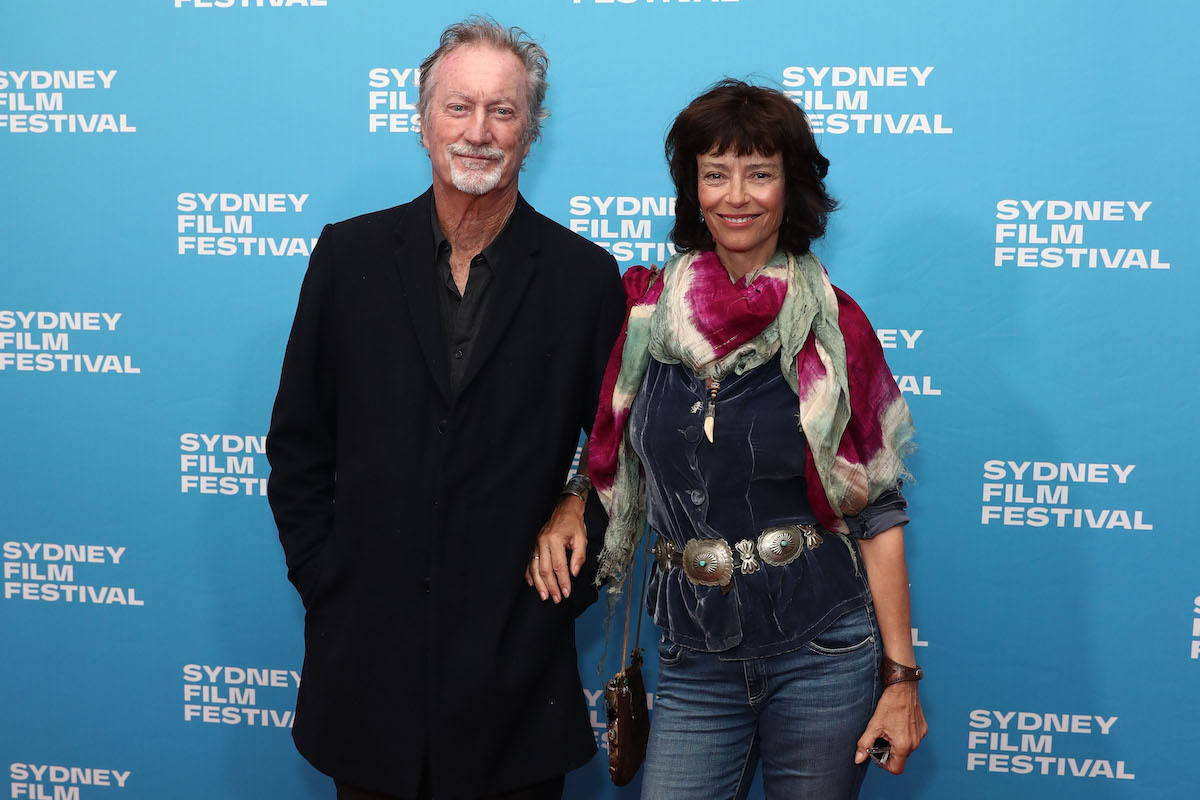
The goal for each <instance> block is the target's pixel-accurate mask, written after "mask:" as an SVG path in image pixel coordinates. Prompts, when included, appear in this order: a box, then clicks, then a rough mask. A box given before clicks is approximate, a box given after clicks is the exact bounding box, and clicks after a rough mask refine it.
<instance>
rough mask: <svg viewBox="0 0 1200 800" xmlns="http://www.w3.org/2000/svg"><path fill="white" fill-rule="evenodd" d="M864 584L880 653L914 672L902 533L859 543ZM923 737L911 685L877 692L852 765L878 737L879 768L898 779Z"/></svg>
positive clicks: (921, 719) (891, 530) (918, 705)
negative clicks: (883, 759) (886, 748)
mask: <svg viewBox="0 0 1200 800" xmlns="http://www.w3.org/2000/svg"><path fill="white" fill-rule="evenodd" d="M858 544H859V549H860V550H861V551H862V557H863V564H864V566H865V567H866V570H867V583H868V585H869V586H870V587H871V597H872V598H873V599H874V601H875V615H876V618H877V619H878V620H879V632H880V634H881V637H882V639H883V652H884V653H885V654H887V657H888V658H890V659H892V660H893V661H895V662H897V663H900V664H903V665H904V666H907V667H915V666H916V664H917V659H916V656H915V655H914V654H913V646H912V613H911V609H910V604H909V595H908V565H907V564H906V563H905V560H904V528H903V527H902V526H900V525H897V526H895V527H893V528H888V529H887V530H886V531H884V532H883V533H880V534H878V535H877V536H874V537H872V538H870V539H862V540H860V541H859V543H858ZM928 732H929V726H928V725H926V724H925V714H924V713H923V712H922V711H921V701H920V700H919V699H918V698H917V682H916V681H904V682H902V683H894V684H892V685H891V686H888V687H887V688H885V689H884V690H883V694H882V696H880V698H879V705H878V706H876V707H875V714H874V715H873V716H872V717H871V721H870V722H868V723H867V729H866V731H864V732H863V735H862V738H860V739H859V740H858V751H857V752H856V753H855V755H854V763H856V764H861V763H862V762H863V761H864V760H865V759H866V757H867V748H869V747H871V746H872V745H874V744H875V740H876V739H878V738H880V737H882V738H884V739H887V740H888V741H889V742H891V745H892V748H891V751H892V754H891V757H890V758H889V759H888V760H887V764H886V765H885V766H884V769H886V770H887V771H888V772H891V773H894V774H896V775H899V774H900V773H901V772H903V771H904V762H905V760H906V759H907V758H908V755H909V753H911V752H912V751H913V750H915V749H917V745H919V744H920V743H921V740H922V739H923V738H925V734H926V733H928Z"/></svg>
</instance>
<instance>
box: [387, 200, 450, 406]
mask: <svg viewBox="0 0 1200 800" xmlns="http://www.w3.org/2000/svg"><path fill="white" fill-rule="evenodd" d="M432 208H433V189H430V190H429V191H427V192H425V194H423V195H421V196H420V197H418V198H417V199H416V200H414V201H413V202H412V203H411V204H410V205H409V207H408V209H407V213H405V214H404V215H403V216H402V217H401V218H400V219H399V220H398V221H397V223H396V250H395V265H396V272H397V273H398V274H399V276H400V283H401V285H402V286H403V289H404V298H405V300H407V301H408V312H409V317H410V318H411V319H412V322H413V327H414V328H415V330H416V334H417V341H418V342H419V343H420V346H421V354H422V355H423V356H424V357H425V364H426V366H428V367H429V374H430V375H431V376H432V377H433V382H434V384H435V385H436V386H437V388H438V391H439V392H441V394H442V398H443V399H444V400H446V402H450V366H449V364H448V363H447V355H446V343H445V336H444V335H443V333H442V317H441V310H440V306H439V304H438V295H437V291H438V284H437V270H436V269H434V258H435V256H436V253H434V252H433V229H432V220H431V218H430V215H431V214H432V213H433V212H432Z"/></svg>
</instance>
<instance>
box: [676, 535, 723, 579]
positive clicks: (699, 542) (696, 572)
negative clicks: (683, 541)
mask: <svg viewBox="0 0 1200 800" xmlns="http://www.w3.org/2000/svg"><path fill="white" fill-rule="evenodd" d="M683 571H684V572H685V573H687V576H688V578H690V579H691V581H692V583H698V584H700V585H701V586H727V585H729V581H730V580H731V579H732V578H733V551H732V550H730V549H729V542H727V541H725V540H724V539H691V540H689V541H688V543H687V545H686V546H684V548H683Z"/></svg>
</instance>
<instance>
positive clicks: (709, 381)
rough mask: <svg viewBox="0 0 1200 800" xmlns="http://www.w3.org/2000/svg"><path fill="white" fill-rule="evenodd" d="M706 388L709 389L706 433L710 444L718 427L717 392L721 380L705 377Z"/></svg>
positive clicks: (705, 422) (705, 412) (705, 420)
mask: <svg viewBox="0 0 1200 800" xmlns="http://www.w3.org/2000/svg"><path fill="white" fill-rule="evenodd" d="M704 388H706V389H708V406H707V407H706V408H705V409H704V435H705V436H706V437H708V441H709V444H712V443H713V442H714V441H715V439H714V436H715V434H716V429H717V392H718V391H719V390H720V388H721V382H720V381H718V380H716V379H715V378H705V380H704Z"/></svg>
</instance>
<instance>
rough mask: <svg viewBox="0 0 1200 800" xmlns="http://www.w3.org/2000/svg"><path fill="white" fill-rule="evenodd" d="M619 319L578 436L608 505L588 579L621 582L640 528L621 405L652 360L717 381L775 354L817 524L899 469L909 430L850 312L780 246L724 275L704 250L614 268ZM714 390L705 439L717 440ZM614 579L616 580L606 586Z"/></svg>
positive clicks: (810, 267) (867, 498)
mask: <svg viewBox="0 0 1200 800" xmlns="http://www.w3.org/2000/svg"><path fill="white" fill-rule="evenodd" d="M624 281H625V296H626V304H627V313H626V318H625V325H624V327H623V328H622V330H621V334H620V336H619V337H618V338H617V343H616V345H615V346H614V347H613V351H612V355H611V356H610V357H609V361H608V367H607V369H606V370H605V373H604V381H603V384H602V385H601V390H600V405H599V409H598V412H597V414H596V423H595V425H594V426H593V428H592V436H591V440H590V443H589V445H588V467H589V470H590V473H591V479H592V483H593V484H594V485H595V487H596V491H597V493H598V494H599V496H600V500H601V502H602V503H603V504H604V507H605V509H606V510H607V511H608V513H609V524H608V530H607V531H606V533H605V536H604V550H603V552H602V553H601V554H600V569H599V574H598V581H602V580H604V579H607V578H618V579H619V578H621V577H622V576H623V574H624V570H625V568H626V566H627V565H628V564H629V556H630V553H631V552H632V550H633V547H634V546H635V545H636V543H637V540H638V539H639V538H640V536H641V532H642V530H643V529H644V528H645V516H646V515H645V484H644V482H643V480H642V473H641V463H640V462H639V460H638V457H637V455H636V454H635V453H634V451H633V447H632V446H631V444H630V442H629V432H628V422H629V412H630V409H631V408H632V406H633V400H634V397H635V396H636V395H637V392H638V390H639V388H640V387H641V385H642V379H643V377H644V376H645V374H646V369H647V368H648V367H649V365H650V359H651V358H652V357H653V358H655V359H657V360H659V361H662V362H664V363H669V364H670V363H682V364H684V365H685V366H687V367H689V368H690V369H691V370H692V371H693V372H694V373H695V374H696V375H697V376H700V377H713V378H716V379H718V380H719V379H721V378H723V377H724V376H725V375H726V374H728V373H729V372H730V371H734V372H737V373H742V372H745V371H748V370H750V369H753V368H755V367H757V366H760V365H762V364H764V363H766V362H767V361H769V360H770V359H771V358H773V357H774V355H775V353H776V352H779V351H782V352H781V355H780V365H781V368H782V370H783V374H784V378H785V380H786V381H787V383H788V385H789V386H790V387H791V388H792V391H794V392H795V393H796V396H797V398H798V400H799V411H800V413H799V420H800V427H801V429H802V430H803V431H804V436H805V450H806V453H805V479H806V483H807V492H808V502H809V505H810V506H811V507H812V509H813V513H814V514H815V515H816V517H817V520H818V522H819V523H820V524H821V526H822V527H824V528H825V529H827V530H831V531H840V532H843V533H845V532H846V531H847V530H848V529H847V526H846V523H845V521H844V519H843V517H846V516H852V515H855V514H857V513H859V512H860V511H862V509H863V508H864V507H865V506H866V505H867V504H868V503H870V502H871V501H872V500H874V499H875V498H876V497H878V496H879V495H880V494H881V493H882V492H884V491H885V490H887V489H890V488H892V487H894V486H895V485H896V483H897V482H898V481H899V480H900V479H901V478H903V477H905V476H907V471H906V470H905V467H904V461H903V460H904V458H905V457H907V456H908V455H909V453H910V452H911V451H912V450H913V449H914V445H913V442H912V439H913V433H914V428H913V424H912V417H911V416H910V415H909V411H908V405H907V404H906V403H905V402H904V398H903V397H902V396H901V394H900V390H899V389H898V388H897V386H896V382H895V380H894V379H893V378H892V375H891V371H890V370H889V369H888V365H887V363H886V361H885V360H884V357H883V350H882V348H881V347H880V345H879V340H878V339H877V338H876V335H875V330H874V328H872V327H871V324H870V322H868V320H867V317H866V315H865V314H863V312H862V310H861V309H860V308H859V307H858V306H857V305H856V304H855V302H854V301H853V300H851V299H850V297H849V295H847V294H845V293H844V292H842V291H841V290H840V289H837V288H836V287H834V286H833V285H832V284H831V283H830V282H829V277H828V276H827V275H826V273H825V269H824V267H822V266H821V262H820V261H818V260H817V258H816V256H814V255H812V254H811V253H805V254H804V255H802V256H799V257H796V256H792V255H790V254H787V253H784V252H782V251H780V252H778V253H776V254H775V256H774V257H773V258H772V259H771V261H769V262H768V263H767V264H766V265H764V266H763V267H761V268H759V269H758V270H755V271H754V272H752V273H750V274H749V275H746V276H745V277H743V278H742V279H741V280H738V281H732V280H731V279H730V276H729V273H728V272H727V271H726V270H725V267H724V265H722V264H721V261H720V259H718V258H717V255H716V254H715V253H713V252H703V253H681V254H679V255H676V256H674V257H672V258H671V260H670V261H668V262H667V263H666V265H665V266H664V267H663V269H662V272H661V273H660V272H657V271H654V270H649V269H646V268H645V267H633V268H632V269H630V270H629V271H628V272H626V273H625V277H624ZM720 405H721V404H720V395H719V394H718V397H717V412H716V436H718V437H719V436H720V435H721V422H720V419H721V412H720ZM613 583H614V585H620V581H619V580H616V581H614V582H613Z"/></svg>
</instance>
